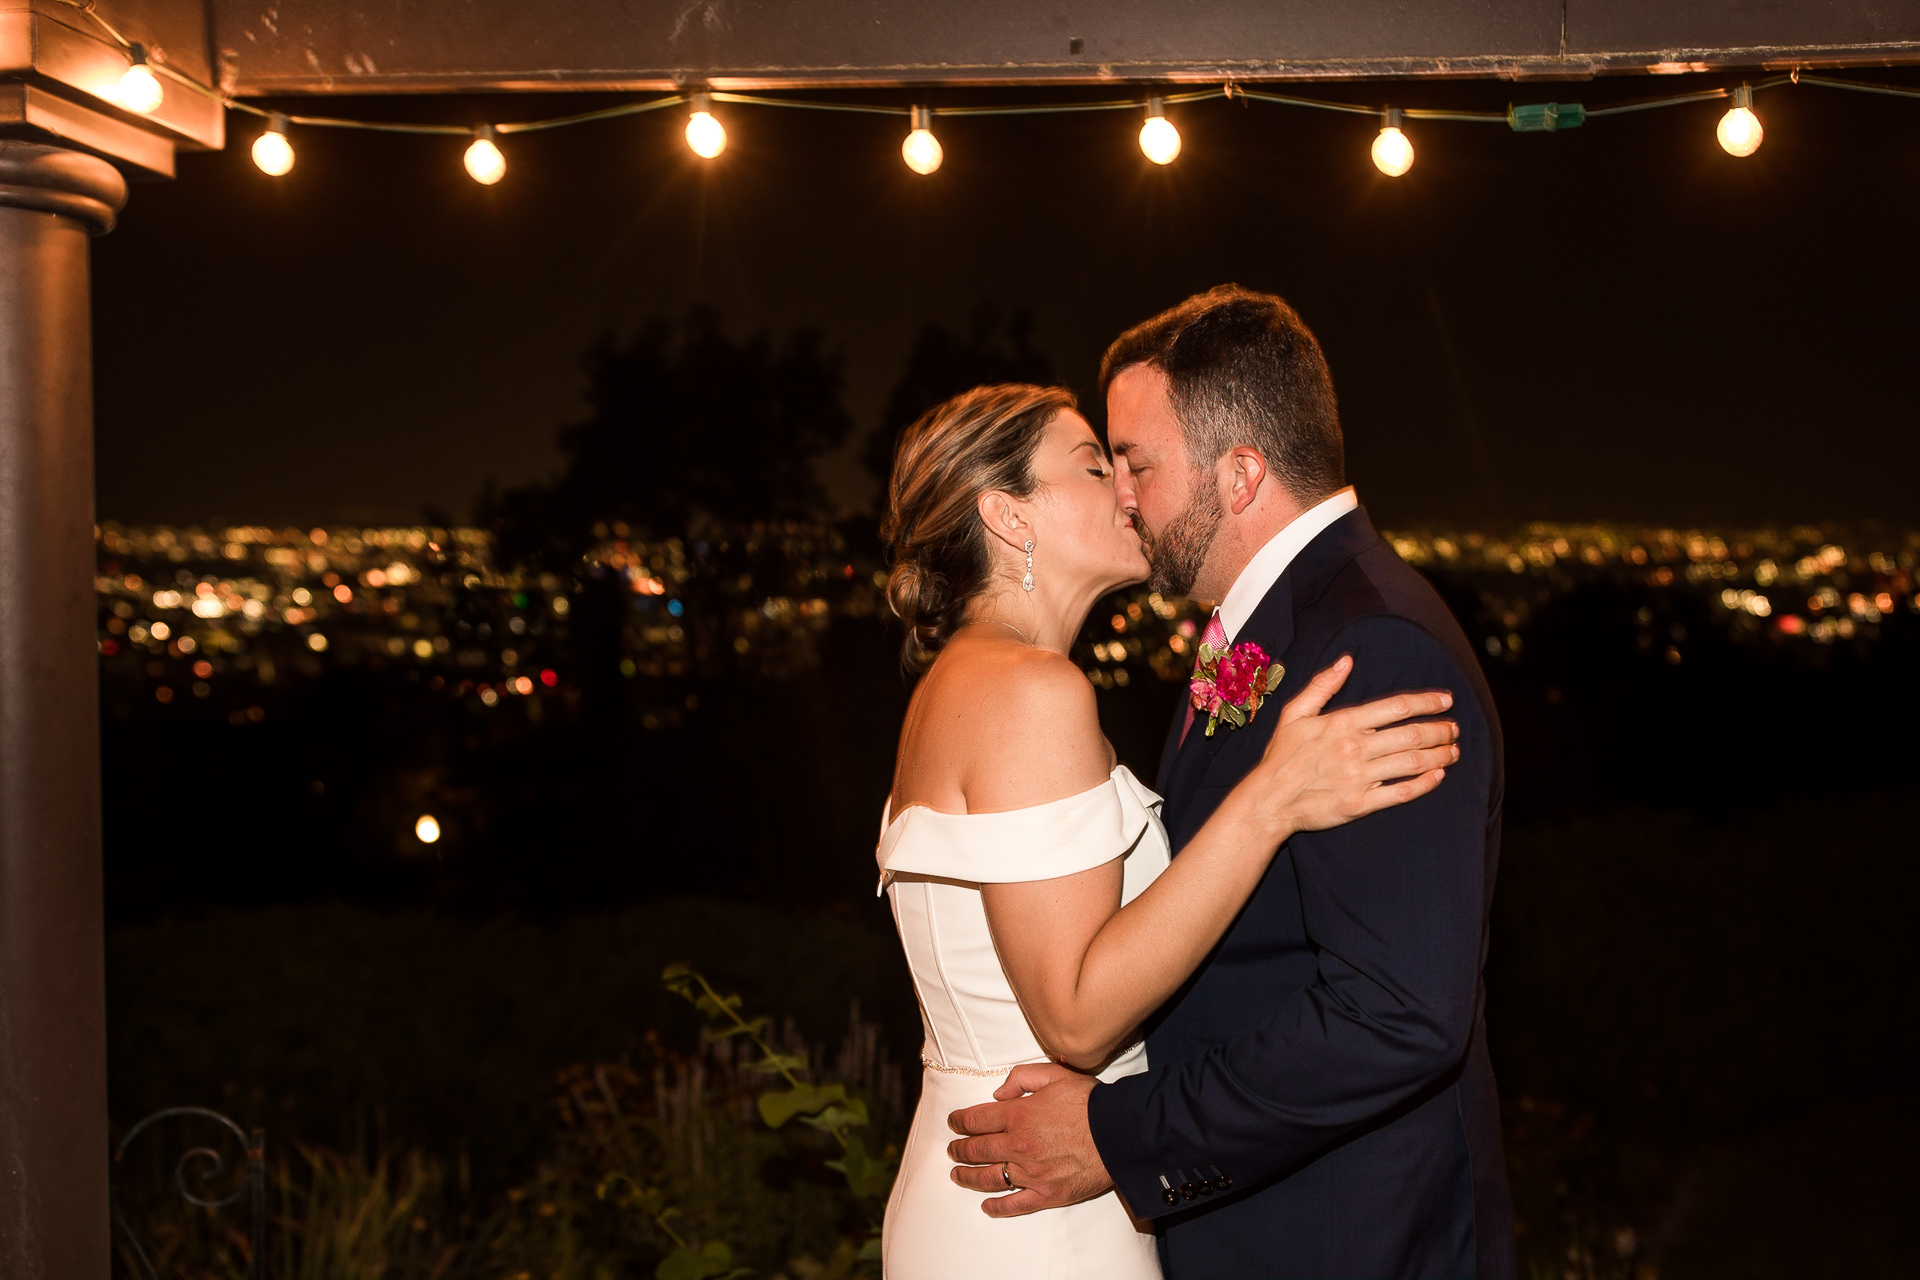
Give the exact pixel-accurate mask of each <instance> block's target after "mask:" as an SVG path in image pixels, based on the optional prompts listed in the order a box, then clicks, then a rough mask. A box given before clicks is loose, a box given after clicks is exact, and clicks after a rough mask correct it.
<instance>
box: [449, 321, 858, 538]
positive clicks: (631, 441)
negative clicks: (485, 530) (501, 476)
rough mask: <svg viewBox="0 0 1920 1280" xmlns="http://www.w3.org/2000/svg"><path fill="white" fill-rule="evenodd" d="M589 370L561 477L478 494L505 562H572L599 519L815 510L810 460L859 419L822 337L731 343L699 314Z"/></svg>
mask: <svg viewBox="0 0 1920 1280" xmlns="http://www.w3.org/2000/svg"><path fill="white" fill-rule="evenodd" d="M586 364H587V373H588V389H587V401H588V403H589V405H590V406H591V407H592V413H591V415H590V416H589V417H588V418H587V419H586V420H584V421H582V422H578V423H575V424H573V425H572V426H569V427H566V428H563V429H562V430H561V432H560V434H559V445H560V451H561V453H562V455H563V456H564V457H565V458H566V466H565V468H564V470H563V471H562V472H561V474H560V475H559V476H558V477H557V478H556V479H554V480H553V481H552V482H550V483H546V484H530V485H526V486H523V487H521V488H517V489H509V490H506V491H505V492H499V491H496V490H494V489H493V488H492V486H491V485H489V487H488V490H487V491H486V492H485V493H483V494H482V495H481V497H480V500H479V504H478V506H479V511H478V514H479V518H480V521H481V523H482V524H484V525H486V526H488V527H490V528H492V529H493V530H494V532H495V533H496V534H498V535H499V538H500V546H501V551H502V553H503V556H504V557H505V558H506V559H507V560H508V561H510V562H520V563H526V562H536V563H540V564H543V565H546V566H548V567H552V568H556V569H562V570H564V569H567V568H570V567H571V566H572V565H573V563H574V562H575V561H576V560H577V559H578V558H579V556H580V553H581V552H582V551H583V550H584V549H585V548H586V547H588V546H589V545H591V544H592V543H593V542H594V541H596V535H595V533H594V525H595V524H596V523H600V524H602V525H603V526H604V525H606V524H608V523H611V522H614V521H623V522H625V523H626V524H628V525H630V526H632V527H633V528H634V529H636V530H641V531H645V532H648V533H651V534H654V535H657V536H661V537H665V536H670V535H676V534H680V533H683V532H685V531H686V530H687V529H688V528H689V527H690V526H693V525H695V524H698V523H700V522H701V521H703V520H717V521H722V522H728V523H744V522H748V521H755V520H761V521H764V520H781V519H792V518H800V517H805V516H809V515H813V514H816V513H817V511H818V509H819V507H820V504H821V498H822V495H821V490H820V485H819V482H818V480H817V479H816V478H815V476H814V473H813V466H812V463H813V460H814V459H815V458H816V457H818V456H819V455H820V454H822V453H824V452H826V451H828V450H830V449H832V448H834V447H835V446H837V445H839V444H840V443H841V442H842V441H843V440H845V439H846V436H847V431H848V429H849V427H850V425H851V419H850V418H849V417H848V415H847V411H846V408H845V406H844V405H843V404H842V403H841V394H842V389H843V388H842V375H841V361H840V356H839V354H838V353H837V352H832V351H829V350H827V349H826V347H825V346H824V345H823V343H822V341H821V338H820V335H819V334H818V333H815V332H812V331H810V330H800V331H797V332H795V333H793V334H790V335H789V336H788V337H787V338H786V339H785V341H784V342H781V343H777V344H776V343H775V341H774V340H773V338H772V337H770V336H769V335H768V334H765V333H758V334H755V335H753V336H752V337H750V338H747V339H745V340H744V341H735V340H734V339H732V338H730V337H728V336H727V335H726V334H725V333H724V332H723V331H722V330H721V327H720V320H719V317H718V316H716V315H714V314H713V313H712V312H710V311H705V310H698V309H696V310H695V311H693V312H691V313H690V314H689V315H688V317H687V319H686V320H685V321H684V322H682V323H681V324H679V325H677V326H676V325H673V324H670V323H668V322H667V321H664V320H655V321H652V322H650V323H648V324H647V325H645V326H644V327H642V328H641V330H640V331H639V333H638V334H636V335H635V336H634V337H633V338H632V339H631V340H630V341H627V342H620V341H617V340H616V339H614V338H613V337H611V336H608V337H604V338H602V339H601V340H600V341H599V342H598V343H597V344H595V346H594V347H593V349H592V350H591V351H590V352H589V353H588V355H587V360H586Z"/></svg>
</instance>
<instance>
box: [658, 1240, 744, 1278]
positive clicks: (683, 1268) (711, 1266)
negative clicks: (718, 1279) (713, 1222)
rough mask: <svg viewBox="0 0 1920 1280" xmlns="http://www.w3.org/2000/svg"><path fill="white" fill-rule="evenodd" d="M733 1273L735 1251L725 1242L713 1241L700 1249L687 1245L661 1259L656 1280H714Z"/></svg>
mask: <svg viewBox="0 0 1920 1280" xmlns="http://www.w3.org/2000/svg"><path fill="white" fill-rule="evenodd" d="M732 1272H733V1250H732V1249H729V1248H728V1247H727V1244H726V1242H725V1241H723V1240H711V1241H708V1242H707V1243H706V1244H704V1245H702V1246H701V1247H700V1248H698V1249H692V1248H689V1247H687V1246H685V1245H682V1246H681V1247H680V1248H678V1249H675V1250H674V1251H673V1252H672V1253H669V1254H668V1255H667V1256H666V1257H664V1258H662V1259H660V1265H659V1266H657V1267H655V1268H654V1269H653V1276H654V1280H713V1277H715V1276H724V1275H728V1274H730V1273H732Z"/></svg>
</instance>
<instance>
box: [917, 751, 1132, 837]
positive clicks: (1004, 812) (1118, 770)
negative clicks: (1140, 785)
mask: <svg viewBox="0 0 1920 1280" xmlns="http://www.w3.org/2000/svg"><path fill="white" fill-rule="evenodd" d="M1123 773H1124V774H1126V775H1127V776H1128V777H1129V778H1132V779H1133V780H1134V781H1135V782H1138V781H1139V780H1140V779H1139V777H1138V776H1137V775H1136V774H1135V773H1134V772H1133V770H1131V769H1129V768H1127V766H1126V765H1124V764H1116V765H1115V766H1113V769H1112V770H1111V771H1110V772H1109V773H1108V774H1107V778H1106V781H1105V782H1096V783H1094V784H1093V785H1092V786H1090V787H1088V788H1087V789H1086V790H1085V791H1076V792H1074V793H1073V794H1072V795H1070V796H1061V797H1060V798H1059V799H1058V800H1043V801H1041V802H1040V803H1039V804H1029V805H1022V806H1021V807H1020V808H1018V809H995V810H992V811H991V812H987V813H948V812H947V811H946V810H945V809H935V808H933V807H932V806H931V805H924V804H910V805H908V806H907V807H906V808H904V809H902V810H901V811H900V812H898V813H895V812H894V811H893V797H892V796H888V797H887V803H886V808H885V810H884V814H885V821H886V826H884V827H882V828H881V830H880V838H881V839H882V840H885V839H886V837H887V832H889V831H892V830H893V829H894V827H895V826H897V825H898V824H899V822H900V820H901V819H903V818H905V817H906V816H907V815H908V814H910V813H927V814H930V815H932V816H933V817H936V818H951V819H953V820H955V821H964V820H965V819H967V818H1004V817H1006V816H1008V815H1009V814H1015V813H1034V812H1037V811H1039V810H1043V809H1052V808H1056V807H1058V806H1060V805H1068V804H1072V803H1073V802H1074V801H1075V800H1084V799H1086V798H1087V797H1088V796H1090V795H1092V794H1093V793H1094V792H1096V791H1099V790H1101V789H1103V788H1105V787H1108V786H1111V785H1112V784H1113V780H1114V779H1115V778H1117V777H1119V776H1120V775H1121V774H1123Z"/></svg>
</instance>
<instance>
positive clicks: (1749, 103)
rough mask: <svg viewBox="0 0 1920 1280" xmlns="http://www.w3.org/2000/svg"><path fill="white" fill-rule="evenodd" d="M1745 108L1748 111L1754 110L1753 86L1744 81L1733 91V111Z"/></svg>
mask: <svg viewBox="0 0 1920 1280" xmlns="http://www.w3.org/2000/svg"><path fill="white" fill-rule="evenodd" d="M1743 107H1744V108H1745V109H1746V110H1748V111H1751V110H1753V86H1752V85H1750V84H1748V83H1747V82H1746V81H1744V80H1743V81H1741V82H1740V83H1739V84H1737V85H1735V86H1734V89H1733V109H1734V110H1735V111H1738V110H1740V109H1742V108H1743Z"/></svg>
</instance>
